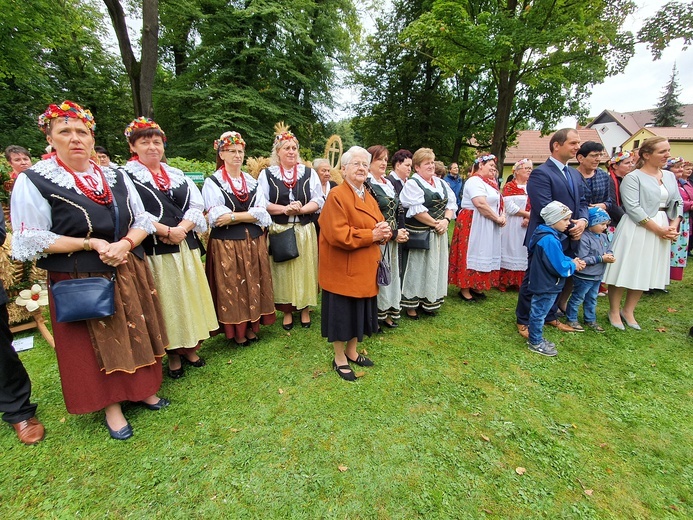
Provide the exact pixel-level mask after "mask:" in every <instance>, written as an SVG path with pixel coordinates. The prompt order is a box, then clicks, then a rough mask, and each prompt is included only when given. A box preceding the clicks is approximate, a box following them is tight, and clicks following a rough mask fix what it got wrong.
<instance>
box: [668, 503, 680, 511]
mask: <svg viewBox="0 0 693 520" xmlns="http://www.w3.org/2000/svg"><path fill="white" fill-rule="evenodd" d="M669 508H670V509H673V510H674V511H678V510H679V508H678V507H676V506H675V505H674V504H671V505H670V506H669Z"/></svg>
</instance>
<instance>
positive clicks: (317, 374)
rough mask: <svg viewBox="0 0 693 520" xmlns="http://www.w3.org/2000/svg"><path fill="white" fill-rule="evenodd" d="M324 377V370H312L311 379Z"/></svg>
mask: <svg viewBox="0 0 693 520" xmlns="http://www.w3.org/2000/svg"><path fill="white" fill-rule="evenodd" d="M324 375H325V371H324V370H314V371H313V379H316V378H318V377H320V376H324Z"/></svg>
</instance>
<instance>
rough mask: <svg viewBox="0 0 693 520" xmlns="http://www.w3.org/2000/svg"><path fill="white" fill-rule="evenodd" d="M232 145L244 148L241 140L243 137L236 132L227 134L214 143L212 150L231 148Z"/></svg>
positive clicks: (243, 142)
mask: <svg viewBox="0 0 693 520" xmlns="http://www.w3.org/2000/svg"><path fill="white" fill-rule="evenodd" d="M234 144H240V145H241V146H242V147H243V148H245V141H244V140H243V137H241V134H239V133H238V132H228V133H227V134H225V135H224V136H223V137H220V138H219V139H216V140H215V141H214V149H215V150H223V149H224V148H225V147H227V146H232V145H234Z"/></svg>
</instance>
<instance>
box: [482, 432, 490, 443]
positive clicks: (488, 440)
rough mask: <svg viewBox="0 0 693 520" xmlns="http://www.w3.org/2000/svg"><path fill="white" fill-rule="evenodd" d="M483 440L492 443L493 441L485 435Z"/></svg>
mask: <svg viewBox="0 0 693 520" xmlns="http://www.w3.org/2000/svg"><path fill="white" fill-rule="evenodd" d="M481 438H482V439H483V440H485V441H486V442H491V439H489V438H488V437H487V436H486V435H484V434H483V433H482V434H481Z"/></svg>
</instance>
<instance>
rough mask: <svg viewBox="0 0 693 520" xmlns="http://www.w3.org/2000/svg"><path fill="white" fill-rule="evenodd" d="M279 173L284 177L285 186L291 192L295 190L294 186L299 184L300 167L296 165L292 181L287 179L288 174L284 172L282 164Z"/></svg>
mask: <svg viewBox="0 0 693 520" xmlns="http://www.w3.org/2000/svg"><path fill="white" fill-rule="evenodd" d="M279 173H280V175H281V177H282V182H283V183H284V186H286V187H287V188H289V189H290V190H292V189H294V186H296V183H297V182H298V165H297V164H294V168H293V175H292V178H290V179H288V178H287V177H286V172H285V171H284V168H283V167H282V165H281V164H280V165H279Z"/></svg>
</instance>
